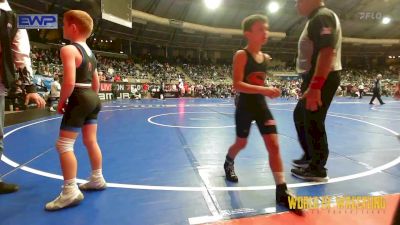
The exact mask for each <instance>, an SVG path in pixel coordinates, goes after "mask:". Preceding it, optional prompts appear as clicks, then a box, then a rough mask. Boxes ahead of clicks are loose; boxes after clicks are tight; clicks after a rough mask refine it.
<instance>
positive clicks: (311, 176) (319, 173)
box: [291, 167, 329, 182]
mask: <svg viewBox="0 0 400 225" xmlns="http://www.w3.org/2000/svg"><path fill="white" fill-rule="evenodd" d="M291 172H292V175H293V176H295V177H298V178H300V179H303V180H307V181H316V182H327V181H328V179H329V177H328V176H327V174H326V170H325V169H324V170H316V169H311V168H310V167H307V168H296V169H292V170H291Z"/></svg>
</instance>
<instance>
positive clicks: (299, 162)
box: [292, 154, 311, 168]
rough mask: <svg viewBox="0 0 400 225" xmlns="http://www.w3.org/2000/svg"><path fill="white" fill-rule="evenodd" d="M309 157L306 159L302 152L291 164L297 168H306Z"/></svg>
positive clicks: (309, 160)
mask: <svg viewBox="0 0 400 225" xmlns="http://www.w3.org/2000/svg"><path fill="white" fill-rule="evenodd" d="M310 162H311V159H308V158H307V157H306V155H305V154H304V155H303V156H302V157H301V158H300V159H295V160H293V161H292V165H293V166H295V167H298V168H306V167H308V165H309V164H310Z"/></svg>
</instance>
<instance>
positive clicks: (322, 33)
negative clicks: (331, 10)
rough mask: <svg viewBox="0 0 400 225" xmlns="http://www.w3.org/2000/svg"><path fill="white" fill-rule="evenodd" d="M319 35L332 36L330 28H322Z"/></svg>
mask: <svg viewBox="0 0 400 225" xmlns="http://www.w3.org/2000/svg"><path fill="white" fill-rule="evenodd" d="M320 34H321V35H327V34H332V28H330V27H323V28H322V30H321V33H320Z"/></svg>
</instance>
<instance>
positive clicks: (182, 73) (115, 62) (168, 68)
mask: <svg viewBox="0 0 400 225" xmlns="http://www.w3.org/2000/svg"><path fill="white" fill-rule="evenodd" d="M31 56H32V62H33V67H34V72H35V74H40V75H45V76H60V75H62V69H61V61H60V58H59V50H58V49H56V48H49V49H39V48H33V49H32V54H31ZM96 58H97V60H98V65H97V70H98V72H99V77H100V80H101V81H109V82H131V83H142V84H143V85H144V84H145V85H148V86H149V87H148V88H147V89H148V90H146V92H147V91H148V92H154V91H155V92H156V91H158V90H159V89H160V87H161V83H164V84H166V91H172V92H179V94H180V95H181V96H198V97H229V96H231V95H232V94H234V90H233V89H232V78H231V77H232V67H231V65H215V64H207V65H197V64H188V63H176V64H170V63H167V62H160V61H158V60H156V59H152V58H151V57H147V58H146V59H144V60H141V61H140V62H139V63H138V62H136V59H135V60H134V59H121V58H112V57H108V56H103V55H99V54H96ZM275 72H292V73H294V68H292V67H285V66H283V65H281V64H278V65H273V66H272V67H271V69H270V73H271V74H273V73H275ZM378 73H380V74H382V75H383V78H384V79H383V82H382V83H383V89H382V91H383V94H384V95H391V94H393V92H394V86H395V84H396V83H397V78H398V74H397V72H396V71H394V70H388V69H382V70H343V71H342V72H341V85H340V87H339V89H338V93H337V94H338V95H341V96H353V97H356V96H357V95H358V96H359V94H360V93H359V89H360V87H363V88H364V92H365V93H370V92H371V90H372V87H373V84H374V81H375V78H376V75H377V74H378ZM269 77H270V78H269V79H268V81H267V85H270V86H274V87H278V88H280V89H281V91H282V97H287V98H290V97H294V98H298V97H299V95H300V83H301V80H299V79H294V80H287V79H288V78H287V77H284V78H283V79H282V78H281V77H273V76H272V77H271V76H269ZM142 90H143V89H142ZM357 92H358V94H357Z"/></svg>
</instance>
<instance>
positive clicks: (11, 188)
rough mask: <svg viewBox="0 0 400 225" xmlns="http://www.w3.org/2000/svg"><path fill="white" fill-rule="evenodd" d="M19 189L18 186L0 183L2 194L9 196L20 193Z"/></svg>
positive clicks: (0, 192)
mask: <svg viewBox="0 0 400 225" xmlns="http://www.w3.org/2000/svg"><path fill="white" fill-rule="evenodd" d="M18 189H19V187H18V185H16V184H8V183H5V182H2V181H1V182H0V194H9V193H13V192H16V191H18Z"/></svg>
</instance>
